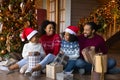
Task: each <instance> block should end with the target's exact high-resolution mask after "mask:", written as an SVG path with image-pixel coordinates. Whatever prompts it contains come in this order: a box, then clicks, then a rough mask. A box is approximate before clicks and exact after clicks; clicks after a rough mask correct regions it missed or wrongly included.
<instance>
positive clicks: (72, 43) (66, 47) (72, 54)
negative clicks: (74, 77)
mask: <svg viewBox="0 0 120 80" xmlns="http://www.w3.org/2000/svg"><path fill="white" fill-rule="evenodd" d="M78 31H79V28H78V27H76V26H69V27H67V28H66V29H65V32H64V33H63V40H62V43H61V48H60V50H61V51H63V53H64V54H65V55H66V56H68V57H69V60H68V62H67V65H66V66H65V69H64V71H65V72H72V70H73V69H74V67H75V63H76V60H77V58H78V57H79V53H80V47H79V43H78V39H77V33H78Z"/></svg>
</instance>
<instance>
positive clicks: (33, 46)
mask: <svg viewBox="0 0 120 80" xmlns="http://www.w3.org/2000/svg"><path fill="white" fill-rule="evenodd" d="M29 52H39V53H40V55H41V57H43V56H45V51H44V50H43V47H42V45H41V44H40V43H32V42H29V43H26V44H25V45H24V47H23V51H22V57H23V58H27V57H28V55H29Z"/></svg>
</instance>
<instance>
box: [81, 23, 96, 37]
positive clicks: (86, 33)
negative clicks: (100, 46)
mask: <svg viewBox="0 0 120 80" xmlns="http://www.w3.org/2000/svg"><path fill="white" fill-rule="evenodd" d="M94 32H95V30H94V29H93V30H92V29H91V26H90V25H85V26H84V31H83V33H84V36H85V37H87V38H92V37H93V36H94Z"/></svg>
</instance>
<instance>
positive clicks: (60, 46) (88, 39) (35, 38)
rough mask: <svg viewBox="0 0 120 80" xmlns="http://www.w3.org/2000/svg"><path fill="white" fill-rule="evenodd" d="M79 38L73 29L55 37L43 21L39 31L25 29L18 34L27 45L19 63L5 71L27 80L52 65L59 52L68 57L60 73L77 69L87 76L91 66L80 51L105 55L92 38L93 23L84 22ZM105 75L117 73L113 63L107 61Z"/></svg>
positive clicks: (48, 23)
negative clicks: (20, 74) (90, 50)
mask: <svg viewBox="0 0 120 80" xmlns="http://www.w3.org/2000/svg"><path fill="white" fill-rule="evenodd" d="M83 28H84V31H83V34H80V35H78V32H79V28H78V27H77V26H68V27H67V28H66V29H65V31H64V32H63V33H62V37H60V35H59V34H56V33H55V32H56V23H55V22H52V21H48V20H46V21H44V22H43V23H42V24H41V26H40V29H39V30H38V31H37V30H34V29H32V28H30V27H27V28H25V29H24V30H23V32H22V36H21V37H22V40H25V39H27V40H28V41H29V42H28V43H26V44H25V45H24V47H23V51H22V57H23V59H21V60H20V61H18V62H17V63H15V64H13V65H11V66H9V67H8V69H9V70H10V71H11V70H15V69H20V73H22V74H25V75H27V76H31V75H33V76H34V75H38V74H39V72H40V71H41V70H43V69H44V68H45V67H46V65H47V64H49V63H52V62H54V61H55V59H56V56H58V55H59V53H60V52H62V54H64V55H66V56H68V57H69V59H68V60H67V63H66V64H65V65H64V72H71V73H72V72H73V70H74V69H78V71H79V73H80V74H85V73H90V72H91V69H92V64H91V63H89V62H87V61H85V59H84V56H83V55H82V50H83V49H84V48H86V47H89V46H94V47H95V52H96V53H97V52H101V53H102V54H107V51H108V49H107V47H106V44H105V41H104V39H103V38H102V37H101V36H99V35H97V34H96V31H97V29H98V27H97V25H96V24H95V23H94V22H88V23H86V24H85V25H84V27H83ZM107 73H112V74H114V73H120V69H119V68H116V61H115V60H114V59H111V58H108V60H107Z"/></svg>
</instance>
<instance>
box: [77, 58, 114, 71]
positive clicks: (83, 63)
mask: <svg viewBox="0 0 120 80" xmlns="http://www.w3.org/2000/svg"><path fill="white" fill-rule="evenodd" d="M115 66H116V61H115V59H111V58H108V61H107V68H108V71H109V70H111V69H113V68H114V67H115ZM76 67H77V68H78V69H80V68H82V69H85V72H91V69H92V64H90V63H88V62H86V61H85V60H83V59H78V60H77V61H76Z"/></svg>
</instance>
